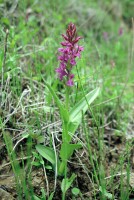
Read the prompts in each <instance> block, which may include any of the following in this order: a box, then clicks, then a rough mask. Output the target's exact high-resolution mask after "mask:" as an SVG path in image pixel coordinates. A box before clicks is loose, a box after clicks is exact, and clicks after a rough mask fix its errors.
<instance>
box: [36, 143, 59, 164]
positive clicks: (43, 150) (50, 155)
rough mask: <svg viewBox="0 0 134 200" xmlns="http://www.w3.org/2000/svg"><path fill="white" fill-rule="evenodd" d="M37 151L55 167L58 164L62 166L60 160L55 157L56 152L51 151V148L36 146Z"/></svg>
mask: <svg viewBox="0 0 134 200" xmlns="http://www.w3.org/2000/svg"><path fill="white" fill-rule="evenodd" d="M36 150H37V151H38V153H39V154H40V155H41V156H42V157H43V158H45V159H46V160H48V161H49V162H50V163H52V165H53V166H56V162H57V165H59V164H60V161H59V159H58V158H57V160H56V157H55V152H54V150H53V149H51V148H50V147H46V146H43V145H41V144H38V145H36Z"/></svg>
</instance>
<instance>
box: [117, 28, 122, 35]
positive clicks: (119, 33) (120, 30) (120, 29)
mask: <svg viewBox="0 0 134 200" xmlns="http://www.w3.org/2000/svg"><path fill="white" fill-rule="evenodd" d="M118 35H119V36H122V35H123V28H122V27H120V28H119V30H118Z"/></svg>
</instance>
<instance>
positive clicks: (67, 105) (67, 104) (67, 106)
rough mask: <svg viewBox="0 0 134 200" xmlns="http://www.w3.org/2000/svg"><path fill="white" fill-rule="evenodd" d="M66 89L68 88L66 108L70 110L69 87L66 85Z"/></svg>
mask: <svg viewBox="0 0 134 200" xmlns="http://www.w3.org/2000/svg"><path fill="white" fill-rule="evenodd" d="M65 90H66V96H65V97H66V99H65V105H66V109H67V110H69V88H68V86H65Z"/></svg>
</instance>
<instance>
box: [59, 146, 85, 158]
mask: <svg viewBox="0 0 134 200" xmlns="http://www.w3.org/2000/svg"><path fill="white" fill-rule="evenodd" d="M81 147H82V146H81V144H66V143H63V144H62V145H61V150H60V157H61V159H62V160H68V159H69V158H70V157H71V156H72V154H73V152H74V150H77V149H79V148H81Z"/></svg>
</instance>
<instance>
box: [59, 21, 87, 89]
mask: <svg viewBox="0 0 134 200" xmlns="http://www.w3.org/2000/svg"><path fill="white" fill-rule="evenodd" d="M62 37H63V39H64V41H63V42H61V45H62V48H59V49H58V51H59V52H60V55H59V56H58V60H59V61H60V66H59V67H58V68H57V69H56V72H57V73H58V76H59V79H60V80H61V81H62V80H63V78H64V77H65V78H66V85H67V86H70V87H71V86H73V85H74V82H73V78H74V74H72V73H71V70H72V68H73V67H74V66H75V65H76V57H78V58H80V56H81V51H83V50H84V48H83V47H82V46H79V45H78V41H79V40H80V39H81V37H80V36H78V37H77V32H76V26H75V25H74V24H73V23H70V24H69V25H68V28H67V30H66V34H62Z"/></svg>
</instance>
